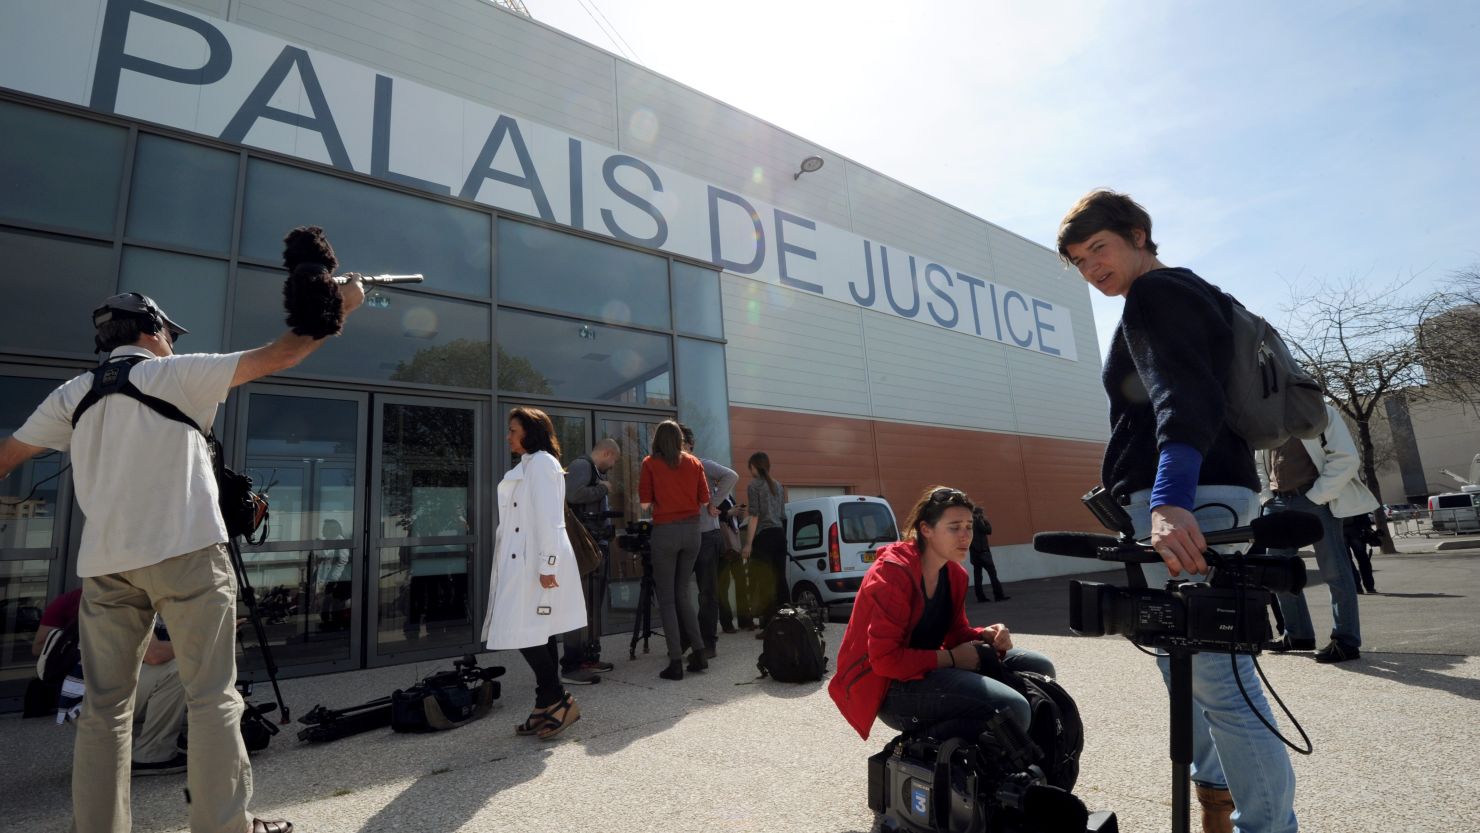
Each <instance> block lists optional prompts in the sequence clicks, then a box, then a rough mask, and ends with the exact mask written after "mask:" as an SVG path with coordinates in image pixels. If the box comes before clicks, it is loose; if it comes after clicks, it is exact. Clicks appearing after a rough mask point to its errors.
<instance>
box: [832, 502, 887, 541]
mask: <svg viewBox="0 0 1480 833" xmlns="http://www.w3.org/2000/svg"><path fill="white" fill-rule="evenodd" d="M838 526H840V527H842V533H843V540H844V541H845V542H846V543H849V544H867V543H870V542H878V541H898V540H899V532H898V530H896V529H895V528H894V515H893V513H891V512H890V511H889V507H887V506H885V505H884V504H882V503H865V502H858V503H844V504H842V505H841V506H839V507H838Z"/></svg>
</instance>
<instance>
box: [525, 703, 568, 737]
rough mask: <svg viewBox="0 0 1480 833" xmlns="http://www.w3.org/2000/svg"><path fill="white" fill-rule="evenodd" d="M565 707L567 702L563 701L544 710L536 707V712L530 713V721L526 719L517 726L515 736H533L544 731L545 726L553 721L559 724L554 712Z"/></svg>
mask: <svg viewBox="0 0 1480 833" xmlns="http://www.w3.org/2000/svg"><path fill="white" fill-rule="evenodd" d="M563 705H565V702H564V701H563V700H562V701H559V702H556V703H554V704H552V705H549V706H546V707H545V708H543V709H542V708H539V707H538V706H536V707H535V709H534V711H532V712H530V713H529V718H528V719H526V720H525V721H524V722H523V723H521V724H519V725H518V726H515V727H514V734H516V735H533V734H536V733H538V732H539V731H540V730H541V729H543V728H544V727H545V724H547V723H550V722H552V721H553V722H559V721H555V718H554V715H553V713H554V711H555V710H556V709H558V708H560V707H561V706H563Z"/></svg>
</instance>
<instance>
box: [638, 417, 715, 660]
mask: <svg viewBox="0 0 1480 833" xmlns="http://www.w3.org/2000/svg"><path fill="white" fill-rule="evenodd" d="M637 492H638V499H639V500H641V501H642V508H643V509H648V508H651V509H652V512H653V539H652V547H653V589H654V590H655V591H656V594H657V596H658V612H659V613H661V614H662V617H663V638H664V639H665V640H666V641H667V642H668V667H667V668H665V669H663V671H662V672H660V673H659V674H658V676H660V677H662V678H663V679H665V680H682V679H683V671H684V665H683V637H685V636H686V637H688V640H689V645H690V646H691V648H692V650H691V651H690V653H689V664H688V669H689V670H690V671H703V670H704V669H706V668H708V667H709V660H708V659H706V658H705V656H704V635H703V634H701V633H700V632H699V617H698V615H697V614H696V613H695V612H694V602H693V600H692V599H691V598H689V595H690V593H691V592H692V591H693V586H694V585H693V580H694V564H695V563H696V562H697V561H698V560H699V542H700V538H699V515H700V514H701V513H702V512H703V511H704V508H705V507H706V506H708V505H709V483H708V481H706V480H705V479H704V465H703V464H702V463H700V462H699V458H697V457H695V456H694V455H692V454H689V453H688V452H686V451H684V450H683V430H682V429H681V428H679V427H678V423H677V422H674V421H673V420H671V419H665V420H663V422H661V423H659V425H658V429H657V430H656V431H654V432H653V453H652V454H651V455H649V456H647V457H644V458H643V460H642V474H641V478H640V480H639V481H638V490H637ZM680 627H682V628H683V634H682V635H680V634H679V628H680Z"/></svg>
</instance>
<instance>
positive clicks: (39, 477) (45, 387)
mask: <svg viewBox="0 0 1480 833" xmlns="http://www.w3.org/2000/svg"><path fill="white" fill-rule="evenodd" d="M58 384H59V383H58V382H57V381H56V380H52V379H29V378H25V377H21V376H0V438H4V437H8V436H10V435H11V434H14V433H15V431H16V429H18V428H20V427H21V425H22V424H24V423H25V421H26V418H27V417H29V416H31V412H32V411H34V410H36V406H37V405H40V404H41V400H43V399H45V398H46V395H47V394H49V393H51V391H52V389H53V388H55V387H56V386H57V385H58ZM63 462H65V460H64V458H63V456H62V455H61V454H59V453H57V452H55V451H49V450H48V451H47V452H45V453H43V454H40V455H37V456H36V457H33V458H31V459H30V460H27V461H25V462H24V463H21V464H20V466H18V467H17V468H16V469H15V471H13V472H11V473H10V476H9V477H6V478H4V479H3V480H0V550H3V549H11V548H24V547H50V546H52V543H53V542H52V532H53V530H54V528H55V526H56V514H57V490H58V489H60V488H61V487H60V485H59V484H60V483H61V478H60V477H58V478H55V479H53V480H47V478H49V477H52V476H53V475H55V474H56V473H57V472H58V471H60V470H61V468H62V464H63ZM43 480H46V482H45V483H42V482H41V481H43ZM37 484H40V486H39V487H38V486H37ZM33 488H35V489H36V491H35V493H34V494H33V493H32V492H31V490H32V489H33ZM27 495H30V497H29V498H27V499H26V500H25V501H24V502H20V501H21V499H22V498H26V496H27Z"/></svg>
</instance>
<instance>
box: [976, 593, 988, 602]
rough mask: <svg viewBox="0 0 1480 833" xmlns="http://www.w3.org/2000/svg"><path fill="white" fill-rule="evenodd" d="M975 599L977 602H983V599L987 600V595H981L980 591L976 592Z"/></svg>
mask: <svg viewBox="0 0 1480 833" xmlns="http://www.w3.org/2000/svg"><path fill="white" fill-rule="evenodd" d="M976 600H977V601H978V602H985V601H986V600H987V597H986V596H983V595H982V594H980V593H978V594H976Z"/></svg>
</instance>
